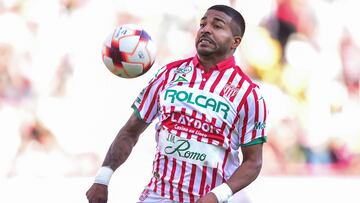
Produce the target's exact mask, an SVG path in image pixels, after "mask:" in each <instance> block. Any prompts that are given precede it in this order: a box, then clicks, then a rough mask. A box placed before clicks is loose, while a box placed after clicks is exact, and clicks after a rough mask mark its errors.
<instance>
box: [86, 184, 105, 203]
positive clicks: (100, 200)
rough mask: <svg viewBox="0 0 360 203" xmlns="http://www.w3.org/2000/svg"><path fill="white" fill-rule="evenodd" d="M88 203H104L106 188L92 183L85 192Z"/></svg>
mask: <svg viewBox="0 0 360 203" xmlns="http://www.w3.org/2000/svg"><path fill="white" fill-rule="evenodd" d="M86 197H87V199H88V200H89V203H106V202H107V197H108V187H107V186H106V185H102V184H97V183H94V184H93V185H92V186H91V187H90V188H89V190H88V191H87V192H86Z"/></svg>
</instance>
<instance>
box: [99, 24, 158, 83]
mask: <svg viewBox="0 0 360 203" xmlns="http://www.w3.org/2000/svg"><path fill="white" fill-rule="evenodd" d="M155 56H156V47H155V43H154V41H153V40H152V39H151V36H150V35H149V34H148V33H147V32H146V31H145V30H144V29H142V28H141V27H140V26H138V25H134V24H125V25H120V26H117V27H116V28H115V29H114V30H113V31H112V32H111V33H110V34H109V35H108V36H107V37H106V39H105V42H104V43H103V50H102V60H103V62H104V64H105V66H106V67H107V68H108V69H109V70H110V71H111V72H112V73H113V74H115V75H117V76H119V77H122V78H135V77H138V76H141V75H143V74H145V73H146V72H147V71H148V70H149V69H150V68H151V67H152V65H153V64H154V62H155Z"/></svg>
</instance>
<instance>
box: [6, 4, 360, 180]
mask: <svg viewBox="0 0 360 203" xmlns="http://www.w3.org/2000/svg"><path fill="white" fill-rule="evenodd" d="M216 3H221V4H227V5H231V6H233V7H235V8H236V9H238V10H239V11H240V12H241V13H242V14H243V15H244V17H245V20H246V21H247V30H246V32H245V36H244V38H243V41H242V45H241V47H240V48H239V49H238V50H237V52H236V60H237V61H238V63H239V64H241V66H242V68H243V69H244V71H245V72H246V73H248V74H249V75H250V76H251V77H252V78H254V79H255V80H256V81H257V82H258V83H259V84H260V86H261V87H262V89H263V92H264V95H265V96H266V98H267V101H268V106H269V109H270V114H269V118H268V119H269V121H268V124H267V129H268V143H267V144H266V145H265V149H264V166H263V170H262V174H263V175H356V176H359V175H360V122H359V118H357V116H358V115H360V88H359V87H360V84H359V83H360V27H359V26H358V22H357V19H360V12H358V8H359V5H360V3H358V1H357V0H316V1H310V0H227V1H225V0H223V1H200V0H198V1H195V0H182V1H175V2H173V1H162V0H153V1H140V0H132V1H131V2H129V1H125V0H104V1H100V0H51V1H49V0H0V29H1V31H0V150H1V153H0V163H1V164H0V177H14V176H27V175H28V176H92V175H94V173H95V171H96V170H97V168H98V166H99V165H100V164H101V160H102V158H103V155H104V150H106V149H101V150H100V149H96V147H99V146H100V145H101V146H106V147H107V146H108V144H109V143H110V141H111V140H112V138H113V136H114V135H115V133H116V131H117V130H118V128H119V127H121V125H122V124H121V123H122V120H121V119H123V118H119V117H121V116H122V115H123V114H122V113H128V112H127V110H129V111H130V108H129V107H130V105H131V102H132V100H133V99H134V98H135V96H136V94H137V92H138V90H140V87H142V86H144V85H145V84H146V80H148V79H149V78H151V77H152V75H151V74H152V73H151V71H152V72H153V73H155V70H153V69H157V68H158V67H159V66H161V65H164V64H166V63H167V62H170V61H172V60H173V59H179V58H184V57H188V56H190V55H193V54H194V53H195V50H194V42H193V41H194V35H195V33H196V31H197V29H198V22H199V19H200V17H201V15H202V14H203V12H204V11H205V9H206V8H208V7H209V6H210V5H212V4H216ZM122 23H136V24H142V25H144V26H145V27H146V29H148V30H149V31H150V33H151V35H152V37H153V38H154V41H155V43H156V45H157V49H158V56H157V59H156V64H155V65H154V68H153V69H152V70H151V71H150V72H149V73H147V74H146V75H144V76H142V77H140V78H137V79H131V80H126V79H119V78H114V77H112V76H109V75H110V74H109V75H108V74H104V72H105V71H104V70H105V69H104V65H103V64H102V61H101V57H100V53H101V46H102V41H103V40H104V37H105V36H106V35H107V34H108V33H109V31H110V30H111V29H112V28H113V27H114V26H115V25H118V24H122ZM134 81H136V84H140V86H139V88H138V87H137V86H135V84H134V83H135V82H134ZM128 84H131V85H134V88H133V89H132V88H129V87H128V86H127V85H128ZM123 86H124V87H126V88H125V89H126V90H120V91H119V90H118V89H119V88H120V87H122V88H123ZM127 95H128V96H127ZM119 101H121V102H123V103H121V104H119V103H117V102H119ZM122 104H123V105H122ZM114 109H116V110H114ZM114 113H116V114H115V115H113V114H114ZM125 118H126V116H125ZM109 123H111V124H112V126H111V125H110V124H109ZM109 126H111V128H112V129H109ZM114 128H115V131H114Z"/></svg>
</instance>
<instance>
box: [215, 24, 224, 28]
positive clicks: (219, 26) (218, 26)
mask: <svg viewBox="0 0 360 203" xmlns="http://www.w3.org/2000/svg"><path fill="white" fill-rule="evenodd" d="M213 27H214V28H215V29H221V28H222V26H221V25H218V24H214V25H213Z"/></svg>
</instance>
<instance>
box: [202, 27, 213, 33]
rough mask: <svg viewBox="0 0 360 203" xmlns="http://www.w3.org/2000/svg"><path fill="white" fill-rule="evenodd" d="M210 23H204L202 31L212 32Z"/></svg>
mask: <svg viewBox="0 0 360 203" xmlns="http://www.w3.org/2000/svg"><path fill="white" fill-rule="evenodd" d="M210 31H211V30H210V25H204V26H203V27H202V28H200V33H210Z"/></svg>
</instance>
